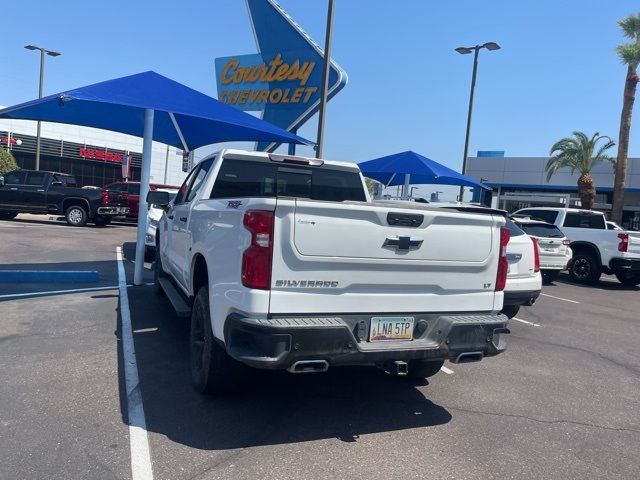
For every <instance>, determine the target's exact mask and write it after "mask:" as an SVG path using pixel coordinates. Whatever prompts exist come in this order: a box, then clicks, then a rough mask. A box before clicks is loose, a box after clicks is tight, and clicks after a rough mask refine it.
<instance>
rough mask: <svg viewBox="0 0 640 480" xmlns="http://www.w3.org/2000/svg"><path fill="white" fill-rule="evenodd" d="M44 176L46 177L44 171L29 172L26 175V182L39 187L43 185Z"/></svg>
mask: <svg viewBox="0 0 640 480" xmlns="http://www.w3.org/2000/svg"><path fill="white" fill-rule="evenodd" d="M46 178H47V174H46V173H45V172H29V173H28V175H27V182H26V184H27V185H32V186H36V187H40V186H42V185H44V181H45V179H46Z"/></svg>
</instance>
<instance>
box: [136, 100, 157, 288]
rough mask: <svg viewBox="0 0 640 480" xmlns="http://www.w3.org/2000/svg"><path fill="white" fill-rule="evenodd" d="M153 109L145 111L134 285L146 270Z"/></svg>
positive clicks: (140, 282) (139, 283)
mask: <svg viewBox="0 0 640 480" xmlns="http://www.w3.org/2000/svg"><path fill="white" fill-rule="evenodd" d="M153 114H154V112H153V110H152V109H150V108H147V109H146V110H145V111H144V133H143V138H142V168H141V169H140V170H141V171H140V203H139V206H138V232H137V236H136V262H135V270H134V274H133V284H134V285H142V284H143V283H144V281H143V278H142V273H143V269H144V237H145V235H146V234H147V212H148V210H149V206H148V205H147V193H149V180H150V178H151V150H152V148H153V143H152V142H153V116H154V115H153Z"/></svg>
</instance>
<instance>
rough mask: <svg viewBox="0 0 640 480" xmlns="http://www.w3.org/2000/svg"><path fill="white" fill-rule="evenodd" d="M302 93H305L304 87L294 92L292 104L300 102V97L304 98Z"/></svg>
mask: <svg viewBox="0 0 640 480" xmlns="http://www.w3.org/2000/svg"><path fill="white" fill-rule="evenodd" d="M302 92H304V87H298V88H296V89H295V90H294V91H293V95H291V103H298V102H300V97H302Z"/></svg>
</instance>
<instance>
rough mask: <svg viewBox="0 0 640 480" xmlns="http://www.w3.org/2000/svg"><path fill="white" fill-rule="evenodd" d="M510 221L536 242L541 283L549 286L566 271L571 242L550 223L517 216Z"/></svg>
mask: <svg viewBox="0 0 640 480" xmlns="http://www.w3.org/2000/svg"><path fill="white" fill-rule="evenodd" d="M512 220H513V221H514V222H515V224H516V225H517V226H518V227H520V229H522V231H524V233H526V234H527V235H529V236H530V237H534V238H536V239H537V240H538V252H539V255H540V272H541V273H542V282H543V283H545V284H549V283H552V282H554V281H556V280H557V279H558V277H559V276H560V272H561V271H562V270H566V269H567V265H568V264H569V262H570V261H571V257H572V255H573V252H572V251H571V248H570V247H569V244H570V243H571V241H570V240H569V239H568V238H567V237H566V235H565V234H564V233H562V231H561V230H560V229H559V228H558V227H556V226H555V225H551V224H550V223H547V222H543V221H541V220H532V219H531V218H529V217H518V216H514V217H512Z"/></svg>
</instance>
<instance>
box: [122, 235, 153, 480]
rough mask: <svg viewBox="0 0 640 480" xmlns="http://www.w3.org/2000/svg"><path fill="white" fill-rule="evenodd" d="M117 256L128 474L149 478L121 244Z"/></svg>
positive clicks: (146, 445)
mask: <svg viewBox="0 0 640 480" xmlns="http://www.w3.org/2000/svg"><path fill="white" fill-rule="evenodd" d="M116 258H117V260H118V288H119V289H120V318H121V319H122V355H123V357H124V362H123V363H124V382H125V387H126V390H127V411H128V413H129V446H130V448H131V474H132V477H133V480H147V479H149V480H152V479H153V470H152V467H151V453H150V451H149V438H148V436H147V421H146V420H145V417H144V406H143V405H142V394H141V392H140V379H139V377H138V362H137V361H136V349H135V345H134V343H133V332H132V331H131V313H130V311H129V295H128V294H127V277H126V275H125V272H124V263H123V261H122V248H121V247H118V248H117V250H116Z"/></svg>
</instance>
